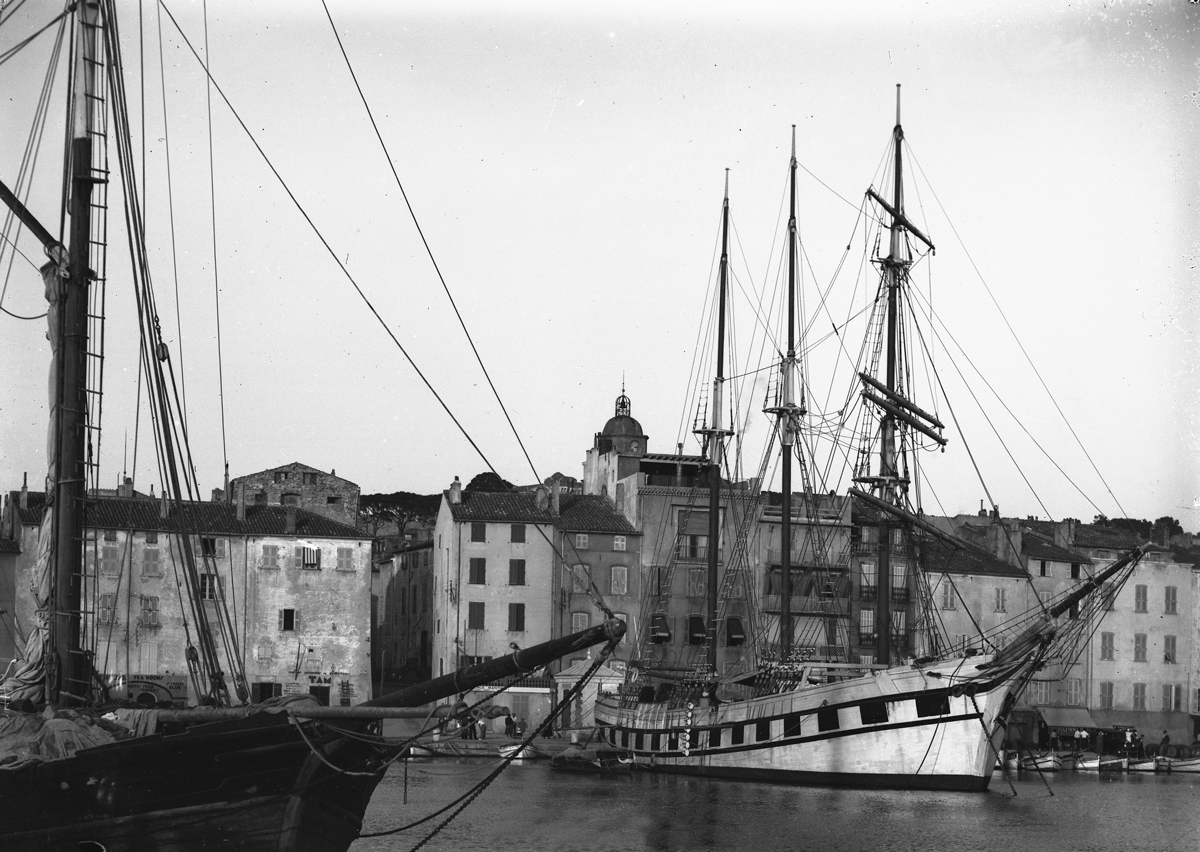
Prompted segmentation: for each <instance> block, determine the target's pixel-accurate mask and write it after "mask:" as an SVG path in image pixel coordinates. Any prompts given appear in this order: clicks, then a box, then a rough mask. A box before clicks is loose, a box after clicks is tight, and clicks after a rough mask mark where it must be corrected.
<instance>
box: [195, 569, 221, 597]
mask: <svg viewBox="0 0 1200 852" xmlns="http://www.w3.org/2000/svg"><path fill="white" fill-rule="evenodd" d="M224 585H225V584H224V583H223V582H222V581H221V578H220V577H218V576H217V575H216V574H201V575H200V600H202V601H219V600H221V599H222V598H223V597H224V595H222V594H221V590H222V588H223V587H224Z"/></svg>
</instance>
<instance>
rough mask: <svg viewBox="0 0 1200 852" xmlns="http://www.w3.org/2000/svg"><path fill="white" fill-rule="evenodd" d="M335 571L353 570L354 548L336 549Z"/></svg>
mask: <svg viewBox="0 0 1200 852" xmlns="http://www.w3.org/2000/svg"><path fill="white" fill-rule="evenodd" d="M337 569H338V570H339V571H353V570H354V548H353V547H339V548H338V549H337Z"/></svg>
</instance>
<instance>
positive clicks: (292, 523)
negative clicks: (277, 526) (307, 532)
mask: <svg viewBox="0 0 1200 852" xmlns="http://www.w3.org/2000/svg"><path fill="white" fill-rule="evenodd" d="M285 531H286V532H287V534H288V535H295V534H296V507H295V506H288V507H287V527H286V528H285Z"/></svg>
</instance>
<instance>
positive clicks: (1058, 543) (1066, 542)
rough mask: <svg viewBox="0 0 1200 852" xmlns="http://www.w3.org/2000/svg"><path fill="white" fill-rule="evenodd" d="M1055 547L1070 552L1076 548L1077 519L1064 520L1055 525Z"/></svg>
mask: <svg viewBox="0 0 1200 852" xmlns="http://www.w3.org/2000/svg"><path fill="white" fill-rule="evenodd" d="M1054 546H1055V547H1061V548H1063V549H1064V550H1070V549H1071V548H1072V547H1074V546H1075V519H1074V518H1063V519H1062V520H1061V521H1059V522H1058V523H1057V524H1055V525H1054Z"/></svg>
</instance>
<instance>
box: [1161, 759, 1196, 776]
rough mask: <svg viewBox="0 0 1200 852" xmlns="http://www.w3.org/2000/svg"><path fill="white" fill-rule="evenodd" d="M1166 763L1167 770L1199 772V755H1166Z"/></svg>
mask: <svg viewBox="0 0 1200 852" xmlns="http://www.w3.org/2000/svg"><path fill="white" fill-rule="evenodd" d="M1166 764H1167V770H1166V771H1168V772H1191V773H1200V757H1168V758H1166Z"/></svg>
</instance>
